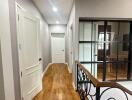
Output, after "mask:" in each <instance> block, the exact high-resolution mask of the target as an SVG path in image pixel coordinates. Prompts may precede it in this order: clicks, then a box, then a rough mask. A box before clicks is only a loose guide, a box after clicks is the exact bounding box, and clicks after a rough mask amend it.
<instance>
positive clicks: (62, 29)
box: [49, 24, 66, 33]
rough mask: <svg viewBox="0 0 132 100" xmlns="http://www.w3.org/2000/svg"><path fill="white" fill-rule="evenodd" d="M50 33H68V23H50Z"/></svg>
mask: <svg viewBox="0 0 132 100" xmlns="http://www.w3.org/2000/svg"><path fill="white" fill-rule="evenodd" d="M49 31H50V33H66V25H57V24H56V25H49Z"/></svg>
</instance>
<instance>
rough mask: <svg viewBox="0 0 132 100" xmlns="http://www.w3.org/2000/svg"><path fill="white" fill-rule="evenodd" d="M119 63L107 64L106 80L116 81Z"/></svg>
mask: <svg viewBox="0 0 132 100" xmlns="http://www.w3.org/2000/svg"><path fill="white" fill-rule="evenodd" d="M116 64H117V63H107V64H106V80H116V66H117V65H116Z"/></svg>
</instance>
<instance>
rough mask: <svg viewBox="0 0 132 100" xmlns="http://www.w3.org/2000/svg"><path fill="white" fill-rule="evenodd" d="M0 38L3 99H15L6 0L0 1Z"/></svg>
mask: <svg viewBox="0 0 132 100" xmlns="http://www.w3.org/2000/svg"><path fill="white" fill-rule="evenodd" d="M0 2H1V3H0V38H1V52H2V65H3V75H4V90H5V100H15V93H14V79H13V65H12V50H11V33H10V21H9V5H8V0H4V1H3V0H1V1H0Z"/></svg>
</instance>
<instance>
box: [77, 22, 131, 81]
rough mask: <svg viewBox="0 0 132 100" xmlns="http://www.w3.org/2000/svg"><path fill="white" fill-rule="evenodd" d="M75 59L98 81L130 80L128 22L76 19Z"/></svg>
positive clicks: (129, 29)
mask: <svg viewBox="0 0 132 100" xmlns="http://www.w3.org/2000/svg"><path fill="white" fill-rule="evenodd" d="M79 25H80V29H79V30H80V31H79V39H80V40H79V60H80V62H81V63H82V64H84V65H85V66H86V68H87V69H88V70H89V71H90V72H91V74H93V75H94V76H95V77H97V78H98V79H99V80H103V81H105V80H127V79H130V77H129V76H130V75H131V73H132V72H130V70H129V69H131V57H130V54H131V49H130V48H131V39H130V38H131V35H130V34H131V28H130V27H131V22H130V21H120V20H116V21H115V20H114V21H113V20H80V24H79Z"/></svg>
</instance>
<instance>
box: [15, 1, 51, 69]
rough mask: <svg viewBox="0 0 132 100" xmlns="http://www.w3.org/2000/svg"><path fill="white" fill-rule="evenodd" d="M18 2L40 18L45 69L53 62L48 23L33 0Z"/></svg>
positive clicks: (41, 51)
mask: <svg viewBox="0 0 132 100" xmlns="http://www.w3.org/2000/svg"><path fill="white" fill-rule="evenodd" d="M17 3H18V4H19V5H20V6H22V7H23V8H24V9H25V10H27V11H28V12H29V13H31V14H32V15H34V16H36V17H37V18H38V19H40V48H41V50H40V57H41V58H42V66H43V70H44V69H45V67H46V66H47V65H48V63H50V62H51V56H50V34H49V28H48V24H47V22H46V21H45V19H44V17H43V16H42V14H41V13H40V12H39V10H38V9H37V7H36V6H35V4H34V3H33V2H32V1H31V0H17Z"/></svg>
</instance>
